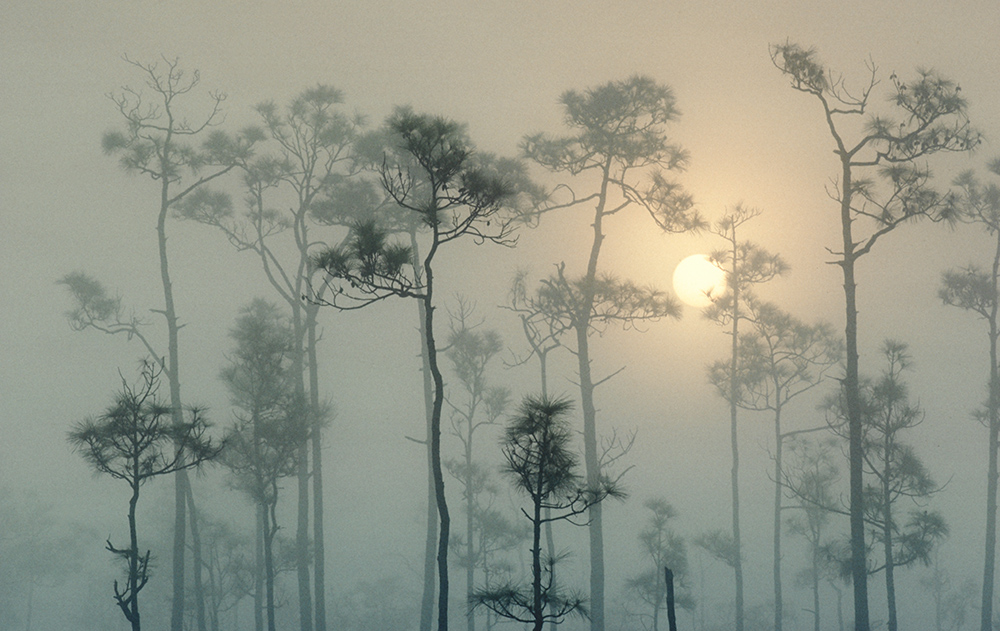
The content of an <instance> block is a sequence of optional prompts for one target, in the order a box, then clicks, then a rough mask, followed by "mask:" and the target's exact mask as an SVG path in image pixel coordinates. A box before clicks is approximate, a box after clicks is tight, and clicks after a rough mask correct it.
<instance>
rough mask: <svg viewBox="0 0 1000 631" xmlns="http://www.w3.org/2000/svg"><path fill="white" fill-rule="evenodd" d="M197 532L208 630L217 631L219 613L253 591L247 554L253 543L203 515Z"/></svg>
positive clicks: (252, 569) (253, 572) (252, 570)
mask: <svg viewBox="0 0 1000 631" xmlns="http://www.w3.org/2000/svg"><path fill="white" fill-rule="evenodd" d="M200 530H201V541H202V561H203V563H204V567H205V576H206V583H207V586H206V590H205V595H206V600H207V609H208V624H209V628H210V629H211V630H212V631H221V629H222V619H223V614H225V613H227V612H231V611H232V610H234V609H235V608H236V607H237V606H238V605H239V603H240V602H242V601H243V599H244V598H246V597H247V596H250V595H253V593H254V591H255V590H254V587H255V586H254V581H255V576H256V574H257V567H256V564H255V563H254V560H253V558H252V554H251V550H252V549H253V547H254V545H253V540H252V538H251V537H248V536H246V535H244V534H243V533H242V532H239V531H237V530H235V529H234V528H233V527H232V526H231V525H230V523H229V522H228V521H223V520H215V519H211V520H210V519H207V518H205V517H204V516H202V519H201V529H200ZM262 626H263V625H262Z"/></svg>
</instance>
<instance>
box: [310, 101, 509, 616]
mask: <svg viewBox="0 0 1000 631" xmlns="http://www.w3.org/2000/svg"><path fill="white" fill-rule="evenodd" d="M387 124H388V127H389V128H390V129H391V130H392V131H393V132H394V134H395V139H396V140H395V141H396V142H397V143H398V144H397V150H398V153H394V154H393V155H402V156H405V157H406V158H407V159H406V160H405V161H399V162H395V163H394V162H392V161H390V158H391V157H392V156H390V155H389V154H388V153H387V154H386V157H385V160H384V161H383V163H382V165H381V167H380V169H379V175H380V179H381V183H382V187H383V189H384V190H385V192H386V194H388V195H389V197H390V198H392V200H393V201H394V202H395V204H396V214H399V215H403V216H404V217H408V218H409V217H412V218H416V219H419V222H420V223H421V224H422V226H423V228H424V231H425V232H426V233H429V234H426V235H425V237H426V239H427V241H428V244H427V248H426V253H425V254H424V255H423V258H422V260H421V261H419V262H416V261H414V257H413V250H412V248H411V247H409V246H406V245H402V244H399V243H395V242H393V241H392V240H391V239H390V237H389V228H387V227H386V226H384V225H382V224H380V223H379V222H377V221H375V220H371V221H362V222H359V223H357V224H356V225H355V226H354V228H353V229H352V232H351V234H350V235H349V237H348V238H347V239H346V241H345V242H344V243H342V244H341V245H339V246H336V247H333V248H328V249H325V250H324V251H322V252H320V253H319V254H318V255H317V256H316V258H315V259H314V264H315V265H316V267H317V268H319V269H321V270H323V271H325V272H326V274H327V276H328V281H327V282H328V283H330V285H331V291H330V293H329V294H328V296H327V297H326V298H321V299H320V298H318V299H319V300H321V301H322V302H323V303H324V304H328V305H331V306H333V307H335V308H338V309H359V308H363V307H366V306H368V305H371V304H373V303H376V302H380V301H382V300H385V299H387V298H389V297H404V298H413V299H415V300H417V301H418V302H419V303H420V304H421V305H422V306H423V314H422V315H423V316H424V331H425V338H424V350H425V351H426V362H427V369H428V374H429V375H430V377H431V379H432V381H433V386H434V388H433V395H434V396H433V401H432V405H431V426H430V433H429V436H428V439H429V440H428V444H429V448H430V454H429V455H430V462H429V466H430V469H431V472H432V476H433V482H434V491H435V503H436V506H437V511H438V519H439V523H440V532H439V535H438V545H437V568H438V628H439V629H440V630H441V631H445V630H446V629H447V628H448V591H449V585H448V544H449V538H450V527H451V517H450V514H449V512H448V505H447V500H446V498H445V493H444V475H443V469H442V461H441V416H442V409H443V406H444V378H443V376H442V374H441V369H440V367H439V364H438V348H437V343H436V341H435V337H434V335H435V333H434V312H435V308H436V305H435V302H434V281H435V277H434V258H435V256H436V255H437V253H438V251H439V249H440V248H441V247H442V246H445V245H446V244H448V243H451V242H453V241H456V240H458V239H461V238H467V239H472V240H475V241H477V242H479V243H482V242H485V241H489V242H492V243H496V244H501V245H512V244H513V238H514V234H513V233H514V229H515V221H516V219H517V216H516V213H514V212H513V210H514V209H515V207H516V205H517V203H518V201H519V200H518V195H517V194H518V192H519V189H518V187H517V182H519V181H523V180H524V175H523V169H522V168H521V166H520V165H519V163H516V162H513V161H507V160H498V159H495V158H492V157H491V156H488V155H481V156H479V155H477V154H476V153H475V151H474V149H473V146H472V144H471V142H470V141H469V139H468V138H467V136H466V134H465V131H464V129H463V127H462V126H461V125H459V124H458V123H455V122H453V121H449V120H447V119H444V118H441V117H434V116H428V115H420V114H415V113H414V112H413V111H411V110H409V109H405V108H404V109H399V110H397V111H396V112H395V113H394V114H393V115H392V116H391V117H390V119H389V121H388V123H387ZM387 212H388V211H387ZM397 225H398V224H397ZM418 270H419V271H418Z"/></svg>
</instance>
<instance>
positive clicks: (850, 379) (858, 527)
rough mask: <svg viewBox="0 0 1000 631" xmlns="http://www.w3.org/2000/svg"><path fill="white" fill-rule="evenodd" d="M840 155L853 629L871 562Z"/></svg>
mask: <svg viewBox="0 0 1000 631" xmlns="http://www.w3.org/2000/svg"><path fill="white" fill-rule="evenodd" d="M839 157H840V159H841V165H842V167H843V168H842V173H841V187H842V191H843V194H842V195H841V197H842V198H843V199H842V200H841V204H840V225H841V234H842V244H843V248H844V250H843V260H841V261H840V266H841V269H842V271H843V273H844V308H845V326H844V338H845V347H846V352H847V356H846V365H845V370H844V382H843V388H844V395H845V398H846V400H847V426H848V464H849V467H848V469H849V476H848V477H849V488H850V522H851V579H852V581H853V586H854V629H855V631H870V628H871V625H870V623H869V614H868V563H867V550H866V547H865V505H864V480H863V476H864V471H863V469H862V465H863V461H864V445H863V444H862V440H861V434H862V427H861V385H860V377H859V366H858V308H857V282H856V281H855V278H854V264H855V262H856V261H857V255H856V254H855V252H854V249H855V244H854V237H853V235H852V232H851V226H852V219H851V200H852V191H853V186H854V183H853V180H852V177H851V162H850V161H851V156H850V155H849V154H848V153H846V152H845V151H843V150H841V151H840V152H839Z"/></svg>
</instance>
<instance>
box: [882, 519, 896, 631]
mask: <svg viewBox="0 0 1000 631" xmlns="http://www.w3.org/2000/svg"><path fill="white" fill-rule="evenodd" d="M885 509H886V510H888V509H889V506H888V504H887V505H886V507H885ZM882 533H883V537H884V538H885V541H884V543H883V546H884V550H885V599H886V606H887V607H888V608H889V621H888V623H887V625H886V629H888V631H897V629H898V624H899V623H898V622H897V620H896V567H895V564H894V563H893V555H892V524H891V522H890V521H889V515H888V513H887V514H886V523H885V524H884V526H883V531H882Z"/></svg>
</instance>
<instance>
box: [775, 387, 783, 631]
mask: <svg viewBox="0 0 1000 631" xmlns="http://www.w3.org/2000/svg"><path fill="white" fill-rule="evenodd" d="M780 396H781V392H780V391H777V390H776V391H775V399H776V404H775V410H774V631H781V622H782V618H783V617H784V612H783V611H782V608H783V603H782V600H781V447H782V442H783V441H782V436H781V405H780V403H779V401H780V398H779V397H780Z"/></svg>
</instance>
